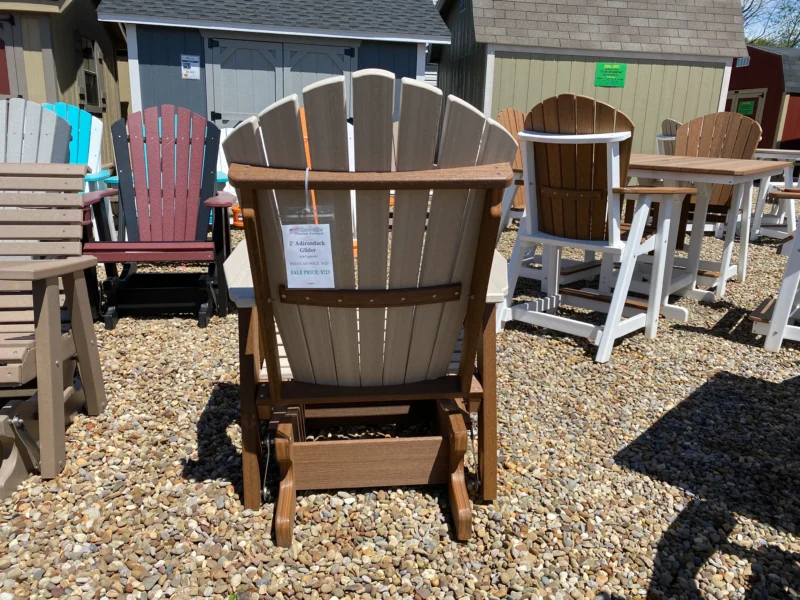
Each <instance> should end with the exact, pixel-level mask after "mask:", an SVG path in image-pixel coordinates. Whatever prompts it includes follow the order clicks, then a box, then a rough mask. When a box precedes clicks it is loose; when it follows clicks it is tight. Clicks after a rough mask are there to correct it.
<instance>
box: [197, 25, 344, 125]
mask: <svg viewBox="0 0 800 600" xmlns="http://www.w3.org/2000/svg"><path fill="white" fill-rule="evenodd" d="M208 45H209V52H210V56H209V57H208V58H209V59H210V60H207V64H208V65H209V66H210V69H209V70H210V74H211V77H208V78H207V79H208V86H209V98H210V100H211V102H210V104H211V106H209V111H210V113H211V114H210V116H211V120H212V121H213V122H214V123H215V124H216V125H217V126H218V127H219V128H220V129H222V130H226V129H232V128H233V127H236V125H238V124H239V122H241V121H242V120H244V119H246V118H248V117H250V116H251V115H255V114H258V113H259V112H261V111H262V110H264V109H265V108H266V107H267V106H269V105H270V104H272V103H273V102H275V101H277V100H279V99H281V98H284V97H285V96H288V95H289V94H297V95H298V96H299V97H300V102H301V103H302V98H303V95H302V91H303V88H304V87H305V86H307V85H309V84H312V83H314V82H316V81H320V80H322V79H327V78H328V77H332V76H334V75H344V77H345V83H346V85H347V92H348V93H347V98H348V103H349V102H350V95H351V94H350V89H351V85H352V72H353V68H354V67H355V64H354V63H355V49H354V48H351V47H347V46H328V45H322V44H289V43H280V42H262V41H255V40H236V39H209V43H208ZM349 112H350V107H349V106H348V113H349ZM223 135H224V134H223Z"/></svg>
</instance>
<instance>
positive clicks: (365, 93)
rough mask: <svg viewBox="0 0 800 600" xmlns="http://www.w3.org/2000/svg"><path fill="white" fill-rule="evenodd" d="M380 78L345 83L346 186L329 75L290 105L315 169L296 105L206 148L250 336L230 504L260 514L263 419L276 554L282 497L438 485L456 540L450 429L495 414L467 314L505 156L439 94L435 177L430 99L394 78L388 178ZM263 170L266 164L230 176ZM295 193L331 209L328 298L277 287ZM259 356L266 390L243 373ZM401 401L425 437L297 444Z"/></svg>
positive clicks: (338, 98) (337, 92) (342, 139)
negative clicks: (237, 249) (216, 176)
mask: <svg viewBox="0 0 800 600" xmlns="http://www.w3.org/2000/svg"><path fill="white" fill-rule="evenodd" d="M394 81H395V80H394V75H393V74H392V73H388V72H385V71H378V70H373V69H368V70H365V71H361V72H357V73H354V74H353V99H352V105H353V120H354V128H355V132H354V134H355V168H356V171H357V172H356V173H350V172H346V171H348V147H347V136H346V118H347V113H346V108H345V107H346V104H345V90H344V78H342V77H333V78H331V79H327V80H324V81H321V82H318V83H316V84H313V85H311V86H309V87H307V88H306V89H305V90H304V92H303V103H304V106H305V113H306V119H307V124H308V141H309V149H310V154H311V157H312V160H313V164H314V169H315V170H312V171H307V170H306V159H305V152H304V150H303V136H302V133H301V127H300V122H299V119H298V102H297V97H296V96H290V97H288V98H286V99H284V100H283V101H281V102H278V103H276V104H273V105H272V106H270V107H269V108H268V109H266V110H265V111H264V112H262V113H261V114H260V115H259V118H258V120H256V118H255V117H253V118H251V119H248V120H247V121H245V122H243V123H242V124H241V125H239V127H237V128H236V130H234V132H232V133H231V135H230V136H228V138H227V139H226V140H225V142H224V147H225V154H226V156H227V157H228V159H229V161H230V162H231V163H232V164H231V168H230V171H229V176H230V180H231V182H232V183H233V185H234V186H235V187H236V188H237V191H238V193H239V198H240V202H241V203H242V206H243V214H244V220H245V235H246V241H247V244H248V252H249V256H250V263H251V271H252V275H253V285H254V291H255V296H256V306H257V313H256V314H255V315H253V319H252V322H250V323H247V324H240V331H243V333H244V335H246V336H247V338H246V340H245V342H244V346H245V348H246V359H244V360H243V361H242V384H241V390H240V398H241V403H242V431H243V446H244V450H243V471H244V488H245V490H244V491H245V506H247V507H249V508H253V507H257V506H258V505H259V504H260V501H259V497H260V490H261V473H263V469H262V466H263V465H262V464H261V462H260V461H261V443H260V434H259V421H260V420H268V421H269V422H270V436H274V437H275V453H276V456H277V459H278V463H279V465H280V473H281V482H280V490H279V495H278V500H277V503H276V508H275V519H274V524H275V531H276V537H277V541H278V543H279V544H280V545H283V546H286V545H289V544H291V541H292V529H293V526H294V513H295V499H296V493H297V491H298V490H309V489H330V488H341V487H380V486H398V485H423V484H441V483H444V484H447V485H448V487H449V491H450V503H451V508H452V511H453V517H454V521H455V537H456V538H458V539H467V538H468V537H470V535H471V525H472V513H471V509H470V505H469V495H468V493H467V488H466V485H465V475H464V455H465V452H466V449H467V427H466V424H465V415H466V414H467V411H468V410H470V406H471V405H472V406H478V405H480V406H481V407H486V410H487V411H488V412H481V415H482V416H481V419H491V420H493V421H494V419H495V418H496V417H495V414H494V393H495V379H494V375H493V374H494V354H493V352H494V349H493V348H489V349H484V351H483V355H482V360H484V361H491V364H490V365H489V364H488V363H487V364H486V368H485V369H484V370H483V371H482V373H483V375H481V379H478V378H476V376H475V375H474V372H475V362H476V352H477V350H478V346H479V342H480V340H481V332H482V331H483V330H484V329H483V328H484V327H489V328H490V331H491V328H493V326H494V322H493V318H492V317H491V315H489V316H487V315H485V314H484V305H485V295H486V289H487V284H488V281H489V273H490V268H491V262H492V256H493V251H494V245H495V239H496V236H497V227H498V224H499V217H500V206H499V205H500V200H501V197H502V193H503V190H504V188H505V187H507V186H508V185H509V184H510V183H511V180H512V171H511V169H510V167H509V162H510V161H511V159H512V158H513V156H514V152H515V151H516V147H515V143H514V141H513V138H512V137H511V136H510V135H508V133H507V132H506V131H505V130H503V128H502V127H499V126H498V125H497V124H496V123H494V122H493V121H491V120H487V119H486V118H485V117H484V116H483V114H481V113H480V112H479V111H477V110H476V109H475V108H473V107H471V106H469V105H468V104H466V103H464V102H463V101H461V100H458V99H457V98H454V97H452V96H451V97H450V98H449V99H448V101H447V107H446V110H445V115H444V123H443V128H442V140H441V143H440V145H439V153H438V168H436V169H435V168H434V162H433V161H434V153H435V150H436V138H437V132H438V131H439V126H438V121H439V115H440V111H441V101H442V92H441V91H440V90H438V89H436V88H433V87H431V86H428V85H425V84H423V83H420V82H417V81H415V80H410V79H404V80H403V83H402V90H401V98H402V99H401V115H400V122H399V126H398V133H397V139H396V169H397V170H396V171H392V151H393V135H392V114H393V104H394ZM262 139H263V141H264V146H263V147H262V146H261V140H262ZM264 151H266V156H264ZM267 160H268V162H269V164H270V166H271V168H267V167H265V166H245V164H247V163H249V164H251V165H266V164H267ZM496 163H501V164H496ZM476 164H478V165H481V166H475V165H476ZM306 186H307V188H308V189H309V190H311V189H313V190H314V191H315V196H316V205H317V206H318V207H330V209H331V210H332V213H333V214H332V217H333V221H332V223H333V224H332V225H330V239H331V248H332V258H333V272H334V279H335V282H334V285H335V289H317V288H314V289H297V288H290V287H287V281H288V279H287V267H286V265H285V263H284V253H283V243H284V240H283V239H282V238H283V235H284V233H283V232H284V230H285V228H286V225H287V223H286V220H287V219H288V218H289V217H290V216H291V213H292V209H293V208H295V209H296V208H302V207H303V206H306V205H307V204H310V199H308V198H307V197H306V193H305V192H304V189H305V188H306ZM351 189H353V190H356V204H357V207H356V212H357V227H358V230H359V231H358V232H357V233H358V242H359V252H358V258H357V263H356V262H355V259H354V257H353V253H352V239H353V231H352V226H351V223H352V220H351V208H350V206H351V205H350V190H351ZM431 189H433V190H434V192H433V196H432V198H431V199H430V214H429V215H428V204H429V192H430V190H431ZM273 190H274V196H273ZM390 190H395V203H394V213H393V222H392V234H391V243H392V245H391V256H389V241H390V238H389V199H390ZM311 222H313V220H312V221H311ZM291 223H292V221H291V220H289V221H288V224H289V225H291ZM324 223H325V221H322V220H321V221H320V225H319V226H322V225H324ZM327 223H328V224H330V223H331V221H330V220H328V221H327ZM281 225H283V226H284V228H283V229H282V227H281ZM426 232H427V235H426ZM290 233H291V232H290ZM356 264H357V266H358V268H357V269H356ZM387 272H388V277H387ZM356 276H357V280H356ZM276 323H277V329H278V331H277V333H276ZM461 332H463V333H461ZM459 336H461V339H462V342H461V344H457V340H458V339H459ZM280 340H282V342H281V341H280ZM279 344H280V347H279ZM281 347H282V349H283V350H285V355H286V360H285V363H284V364H283V365H282V364H281V359H280V352H281V349H280V348H281ZM260 348H263V349H264V352H265V358H266V366H267V374H268V383H260V379H259V376H258V375H259V370H260V369H259V367H260V365H261V364H262V362H261V360H262V359H261V353H260ZM454 349H458V354H457V356H458V358H456V359H455V360H454ZM415 404H416V405H417V406H419V407H421V408H422V409H423V412H424V409H425V408H427V409H429V410H430V413H429V414H430V415H432V417H428V418H429V419H430V420H431V421H432V422H433V423H434V424H435V425H436V426H437V429H438V435H434V436H430V437H410V438H390V439H360V440H344V441H322V442H311V441H305V440H306V437H305V432H306V430H307V429H306V428H307V426H308V427H310V426H311V425H313V424H315V423H316V424H319V423H320V418H323V420H324V418H325V417H326V416H327V423H328V424H332V423H336V422H338V421H337V415H338V418H339V419H341V418H342V417H344V416H349V417H353V418H355V417H358V418H360V419H366V420H367V422H374V421H375V420H377V419H379V418H381V416H382V415H383V416H386V415H387V414H389V415H390V414H392V413H391V411H393V410H397V406H398V405H403V406H406V407H410V406H411V405H415ZM409 410H410V408H409ZM481 410H483V408H482V409H481ZM412 412H413V411H412ZM370 419H371V421H370ZM490 428H491V425H487V427H486V429H487V430H488V429H490ZM495 461H496V459H495ZM494 493H495V492H494V488H493V487H492V491H491V492H490V494H491V496H492V497H493V496H494ZM485 494H486V492H485Z"/></svg>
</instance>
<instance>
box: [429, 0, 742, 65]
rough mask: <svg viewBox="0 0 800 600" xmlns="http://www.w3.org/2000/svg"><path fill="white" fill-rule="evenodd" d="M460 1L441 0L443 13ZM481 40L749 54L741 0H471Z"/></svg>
mask: <svg viewBox="0 0 800 600" xmlns="http://www.w3.org/2000/svg"><path fill="white" fill-rule="evenodd" d="M454 1H455V0H439V2H438V5H439V8H440V10H442V11H443V10H445V8H447V7H449V6H450V5H451V4H452V3H453V2H454ZM471 1H472V3H473V13H474V20H475V38H476V40H477V41H478V42H479V43H488V44H510V45H517V46H533V47H548V48H568V49H575V50H607V51H611V50H618V51H630V52H656V53H667V54H684V55H694V56H697V55H700V56H720V57H736V56H746V55H747V47H746V44H745V38H744V28H743V26H742V5H741V0H671V1H670V2H664V0H514V1H508V0H471Z"/></svg>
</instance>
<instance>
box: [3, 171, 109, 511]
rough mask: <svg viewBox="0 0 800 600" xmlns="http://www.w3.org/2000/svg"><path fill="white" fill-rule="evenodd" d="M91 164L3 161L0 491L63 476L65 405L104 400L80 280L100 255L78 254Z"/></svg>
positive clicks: (98, 405) (89, 199)
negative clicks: (34, 473) (29, 479)
mask: <svg viewBox="0 0 800 600" xmlns="http://www.w3.org/2000/svg"><path fill="white" fill-rule="evenodd" d="M87 170H88V169H87V168H86V166H85V165H61V164H37V165H32V164H0V240H2V241H0V257H2V259H0V382H2V383H0V446H2V454H0V497H3V496H4V495H7V494H8V493H10V492H11V491H13V489H14V488H15V487H16V485H17V484H18V483H19V482H20V480H21V479H24V478H25V477H26V476H27V472H28V470H30V469H31V468H36V469H38V470H39V471H40V473H41V475H42V477H44V478H53V477H55V476H57V475H58V474H59V473H60V472H61V470H62V468H63V467H64V463H65V447H64V439H65V436H64V430H65V404H69V405H70V406H72V405H73V404H74V401H75V399H76V398H77V399H78V401H79V402H78V404H80V403H81V402H80V401H81V400H82V399H83V397H85V401H86V407H87V410H88V412H89V414H90V415H98V414H100V413H101V412H102V410H103V407H104V406H105V403H106V396H105V391H104V389H103V379H102V375H101V373H100V357H99V355H98V351H97V340H96V339H95V335H94V328H93V325H92V317H91V310H90V306H89V296H88V292H87V289H86V280H85V276H84V269H88V268H94V266H95V265H96V264H97V260H96V259H94V258H92V257H82V256H81V236H82V231H83V228H84V227H85V226H86V225H87V224H91V221H90V220H88V219H86V218H85V215H86V211H85V210H84V206H89V205H91V204H93V203H96V202H99V201H100V199H101V198H102V192H93V193H91V194H79V192H82V191H83V186H84V184H83V178H84V175H85V174H86V172H87ZM59 278H60V280H61V282H62V283H63V291H62V292H61V295H60V291H59V287H60V284H59ZM62 305H63V310H62ZM76 361H77V365H78V368H79V372H80V377H79V378H74V377H73V376H74V373H75V366H76ZM9 398H23V399H24V398H27V400H10V401H9V400H7V399H9ZM4 402H5V404H4ZM37 414H38V418H34V417H35V415H37ZM37 438H38V444H37V443H36V442H37Z"/></svg>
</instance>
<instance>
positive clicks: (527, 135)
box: [500, 94, 694, 362]
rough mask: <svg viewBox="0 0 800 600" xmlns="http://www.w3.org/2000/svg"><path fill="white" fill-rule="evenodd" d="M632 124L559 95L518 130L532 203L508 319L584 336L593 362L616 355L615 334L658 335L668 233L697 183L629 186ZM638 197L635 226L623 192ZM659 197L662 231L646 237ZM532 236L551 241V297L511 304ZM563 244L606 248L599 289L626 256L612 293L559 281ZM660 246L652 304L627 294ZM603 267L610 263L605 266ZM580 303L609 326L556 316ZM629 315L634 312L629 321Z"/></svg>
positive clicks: (512, 274)
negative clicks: (679, 200) (624, 217)
mask: <svg viewBox="0 0 800 600" xmlns="http://www.w3.org/2000/svg"><path fill="white" fill-rule="evenodd" d="M633 129H634V128H633V123H632V122H631V120H630V119H629V118H628V117H627V115H625V114H624V113H622V112H620V111H617V110H616V109H614V108H613V107H611V106H609V105H608V104H604V103H602V102H598V101H596V100H594V99H592V98H587V97H584V96H575V95H574V94H561V95H559V96H554V97H552V98H548V99H546V100H544V101H543V102H542V103H540V104H537V105H536V106H535V107H534V108H533V110H531V112H530V113H529V114H528V115H527V116H526V117H525V131H523V132H521V133H520V134H519V139H520V143H521V144H522V153H523V154H522V156H523V169H524V173H523V185H524V186H525V193H526V196H525V200H526V210H525V216H524V217H523V219H522V223H521V226H520V232H519V234H518V235H517V240H516V243H515V244H514V250H513V253H512V255H511V260H510V261H509V266H508V273H509V275H508V280H509V281H508V284H509V287H508V297H507V298H506V303H505V307H504V308H503V309H502V310H503V312H502V314H501V315H500V320H501V322H507V321H511V320H517V321H523V322H526V323H530V324H532V325H539V326H542V327H548V328H551V329H556V330H558V331H563V332H565V333H571V334H573V335H580V336H583V337H586V338H589V339H590V340H592V342H593V343H594V344H595V345H597V346H598V349H597V354H596V357H595V360H596V361H597V362H606V361H608V360H609V358H610V357H611V351H612V349H613V345H614V341H615V340H616V339H618V338H620V337H622V336H624V335H627V334H628V333H631V332H633V331H636V330H637V329H641V328H642V327H644V328H645V334H646V335H647V337H655V334H656V328H657V323H658V314H659V311H660V307H661V299H662V293H661V292H662V285H663V274H664V264H665V256H666V253H665V249H666V243H667V234H666V227H665V222H667V221H668V220H669V219H670V218H671V210H672V203H673V202H674V201H675V197H676V195H678V194H684V195H685V194H687V193H693V192H694V190H693V189H691V188H648V187H623V186H622V184H621V182H622V181H626V180H627V170H628V163H629V161H630V153H631V144H632V135H633ZM628 195H638V200H637V202H636V206H635V210H634V213H633V218H632V221H631V223H630V224H622V223H621V212H622V204H623V200H624V196H628ZM662 198H663V199H664V200H668V201H666V202H661V206H660V210H659V215H658V220H659V221H660V223H659V227H658V228H657V233H656V235H651V236H648V237H646V236H645V225H646V224H647V220H648V217H649V212H650V205H651V203H652V202H653V201H654V200H656V201H658V200H659V199H662ZM535 244H543V245H545V246H546V247H549V250H550V252H549V260H548V262H547V264H546V265H545V269H546V282H545V294H546V295H545V297H543V298H539V299H537V300H533V301H531V302H526V303H523V304H518V305H514V306H512V301H513V298H514V287H515V286H516V283H517V279H518V277H519V273H520V269H521V267H522V263H523V259H524V256H525V255H526V253H527V251H528V249H529V248H530V247H531V246H533V245H535ZM562 248H579V249H583V250H589V251H592V252H601V253H603V255H604V260H603V267H604V269H603V271H602V272H601V276H600V287H599V289H600V290H605V289H608V288H610V287H611V279H612V277H613V275H614V273H613V265H614V262H616V261H618V262H619V263H620V266H619V271H618V273H617V277H616V285H615V287H614V292H613V294H612V295H608V294H607V293H605V292H601V291H598V290H594V289H589V288H583V289H571V288H561V287H560V285H559V278H558V277H555V274H556V273H558V272H559V271H560V261H561V250H562ZM651 251H652V252H654V255H655V258H654V261H653V265H652V271H651V285H650V294H649V297H650V299H651V301H650V302H647V303H645V302H642V301H638V300H632V299H628V298H627V296H628V289H629V286H630V283H631V277H632V275H633V270H634V267H635V265H636V259H637V257H639V256H642V255H645V254H647V253H649V252H651ZM605 267H611V268H609V269H606V268H605ZM567 304H569V305H573V306H580V307H583V308H588V309H590V310H599V311H603V312H608V316H607V317H606V321H605V324H604V325H603V326H602V327H599V326H596V325H593V324H590V323H584V322H581V321H577V320H575V319H568V318H566V317H562V316H559V315H556V314H554V313H555V312H556V311H557V309H558V308H559V306H562V305H567ZM623 316H627V317H628V318H626V319H624V320H623V319H622V317H623Z"/></svg>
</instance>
